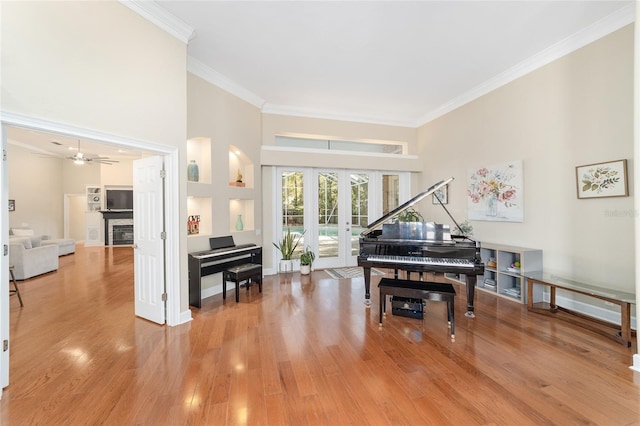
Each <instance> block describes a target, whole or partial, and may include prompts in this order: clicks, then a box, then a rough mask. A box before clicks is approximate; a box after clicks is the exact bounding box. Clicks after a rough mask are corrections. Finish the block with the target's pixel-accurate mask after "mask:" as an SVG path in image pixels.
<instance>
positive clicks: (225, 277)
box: [222, 263, 262, 303]
mask: <svg viewBox="0 0 640 426" xmlns="http://www.w3.org/2000/svg"><path fill="white" fill-rule="evenodd" d="M227 281H233V282H235V284H236V303H237V302H238V301H239V299H240V282H241V281H247V290H248V289H249V286H250V285H251V283H252V282H257V283H258V288H259V290H260V293H262V265H260V264H257V263H245V264H242V265H238V266H233V267H231V268H228V269H226V270H224V271H223V272H222V298H223V299H226V298H227Z"/></svg>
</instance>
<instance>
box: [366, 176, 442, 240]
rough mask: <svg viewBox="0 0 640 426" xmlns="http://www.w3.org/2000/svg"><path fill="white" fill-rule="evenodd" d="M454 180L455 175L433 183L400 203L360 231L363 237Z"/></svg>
mask: <svg viewBox="0 0 640 426" xmlns="http://www.w3.org/2000/svg"><path fill="white" fill-rule="evenodd" d="M452 180H453V177H450V178H449V179H445V180H441V181H440V182H438V183H436V184H434V185H432V186H431V187H430V188H429V189H427V190H426V191H424V192H421V193H420V194H418V195H416V196H415V197H413V198H412V199H410V200H409V201H407V202H406V203H404V204H401V205H399V206H398V207H396V208H395V209H393V210H391V211H390V212H389V213H387V214H385V215H384V216H382V217H381V218H380V219H378V220H376V221H375V222H373V223H370V224H369V225H368V226H367V228H366V229H365V230H364V231H362V232H361V233H360V236H361V237H365V236H367V235H369V233H371V232H372V231H374V230H376V229H378V228H380V227H381V226H382V224H383V223H385V222H388V221H389V220H391V219H392V218H393V217H395V216H397V215H399V214H400V213H402V212H403V211H405V210H407V209H408V208H409V207H411V206H413V205H414V204H416V203H417V202H419V201H422V200H423V199H424V198H425V197H428V196H429V195H431V194H433V193H434V192H436V191H437V190H438V189H440V188H442V187H443V186H445V185H447V184H449V183H450V182H451V181H452Z"/></svg>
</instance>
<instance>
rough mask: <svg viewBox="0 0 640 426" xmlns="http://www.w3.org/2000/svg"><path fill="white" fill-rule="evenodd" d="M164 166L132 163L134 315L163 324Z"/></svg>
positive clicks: (158, 160) (153, 161)
mask: <svg viewBox="0 0 640 426" xmlns="http://www.w3.org/2000/svg"><path fill="white" fill-rule="evenodd" d="M163 175H164V167H163V159H162V157H157V156H156V157H147V158H143V159H141V160H135V161H134V162H133V232H134V250H133V253H134V255H133V256H134V281H135V285H134V288H135V294H134V297H135V314H136V315H137V316H139V317H141V318H145V319H148V320H149V321H153V322H156V323H158V324H164V323H165V315H166V312H165V311H166V310H165V301H164V300H163V299H164V297H163V296H164V294H165V270H164V251H165V246H164V238H163V232H164V200H163V199H164V196H163V189H164V178H163Z"/></svg>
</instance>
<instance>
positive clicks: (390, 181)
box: [382, 175, 400, 215]
mask: <svg viewBox="0 0 640 426" xmlns="http://www.w3.org/2000/svg"><path fill="white" fill-rule="evenodd" d="M399 203H400V176H398V175H382V214H383V215H385V214H387V213H389V212H390V211H391V210H393V209H395V208H396V207H398V205H399Z"/></svg>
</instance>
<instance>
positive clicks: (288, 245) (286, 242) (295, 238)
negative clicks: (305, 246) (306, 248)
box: [273, 228, 305, 272]
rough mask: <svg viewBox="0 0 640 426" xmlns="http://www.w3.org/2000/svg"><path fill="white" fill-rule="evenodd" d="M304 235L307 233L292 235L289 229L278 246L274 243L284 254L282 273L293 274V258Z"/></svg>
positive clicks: (281, 264) (281, 266)
mask: <svg viewBox="0 0 640 426" xmlns="http://www.w3.org/2000/svg"><path fill="white" fill-rule="evenodd" d="M304 233H305V231H302V234H297V233H296V234H292V233H291V228H287V233H286V234H285V235H284V237H282V240H281V241H280V242H279V243H278V244H276V243H273V246H274V247H275V248H277V249H278V251H280V253H281V254H282V259H281V260H280V272H291V270H292V265H293V261H292V259H291V257H292V256H293V252H294V251H295V250H296V247H298V244H299V243H300V239H301V238H302V236H303V235H304Z"/></svg>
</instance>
